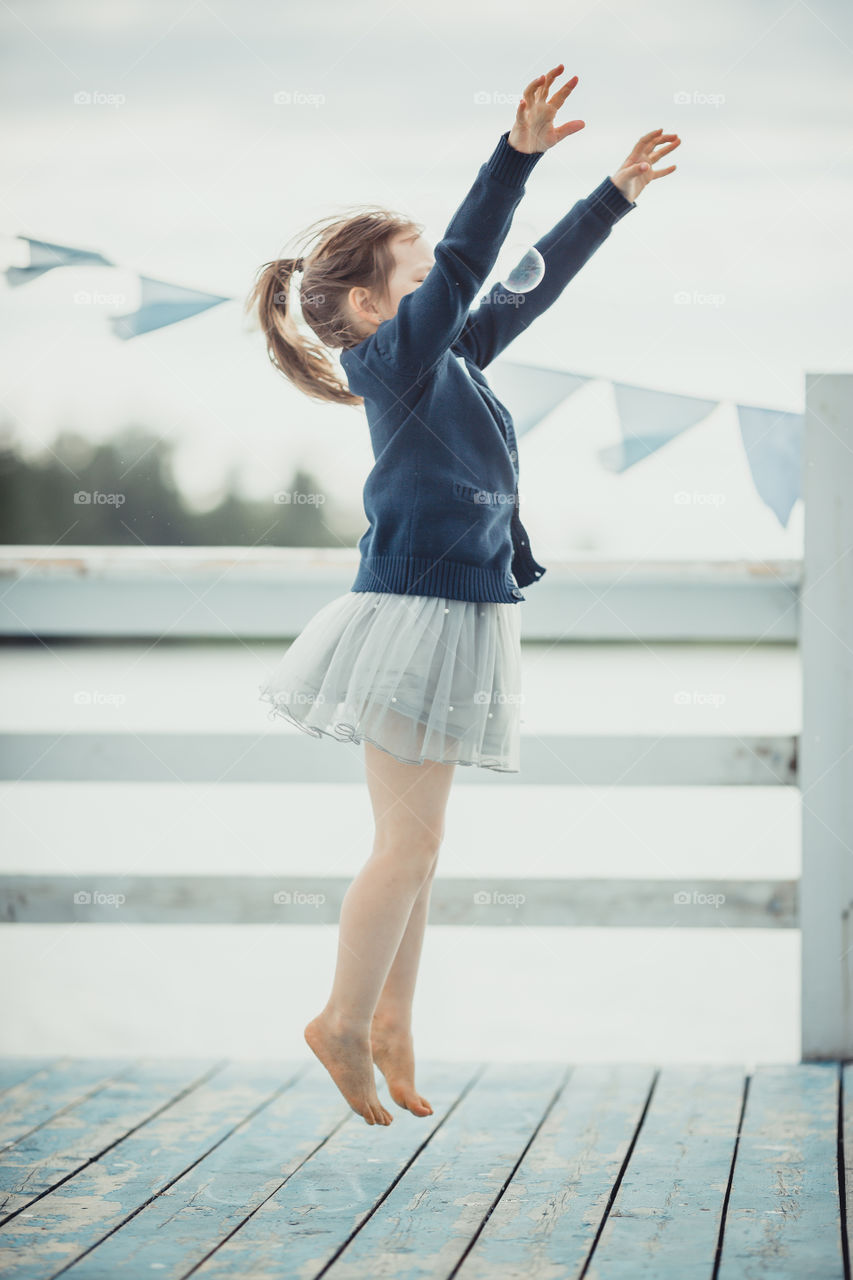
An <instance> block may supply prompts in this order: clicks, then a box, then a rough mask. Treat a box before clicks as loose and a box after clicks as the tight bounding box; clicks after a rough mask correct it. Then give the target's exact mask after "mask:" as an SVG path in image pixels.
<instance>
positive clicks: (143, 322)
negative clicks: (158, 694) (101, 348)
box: [109, 276, 232, 338]
mask: <svg viewBox="0 0 853 1280" xmlns="http://www.w3.org/2000/svg"><path fill="white" fill-rule="evenodd" d="M139 281H140V284H141V286H142V299H141V301H140V304H139V307H138V308H137V310H136V311H131V312H130V313H129V314H128V315H126V316H110V317H109V321H110V324H111V325H112V330H113V333H114V334H116V336H117V337H119V338H135V337H136V336H137V335H138V334H140V333H150V332H151V330H152V329H161V328H162V327H163V326H164V325H167V324H175V323H176V322H177V321H178V320H186V319H188V318H189V317H190V316H195V315H198V314H199V312H200V311H206V310H207V309H208V307H215V306H217V305H218V304H219V303H220V302H231V301H232V299H231V298H227V297H224V296H223V295H221V294H216V293H199V292H198V290H196V289H185V288H184V287H183V285H178V284H169V283H168V282H167V281H165V280H152V279H151V277H150V276H140V277H139Z"/></svg>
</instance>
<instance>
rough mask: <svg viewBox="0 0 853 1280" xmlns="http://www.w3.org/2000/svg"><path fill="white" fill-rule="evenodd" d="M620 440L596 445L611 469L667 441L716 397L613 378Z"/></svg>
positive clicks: (714, 402) (699, 416) (712, 404)
mask: <svg viewBox="0 0 853 1280" xmlns="http://www.w3.org/2000/svg"><path fill="white" fill-rule="evenodd" d="M613 388H614V391H615V394H616V408H617V410H618V413H619V425H620V427H621V429H622V441H621V442H620V443H617V444H615V445H608V446H607V447H606V448H604V449H599V451H598V457H599V458H600V459H601V461H602V462H603V463H604V465H605V466H606V467H607V468H608V470H610V471H625V470H627V468H628V467H632V466H633V465H634V463H635V462H639V461H640V460H641V459H642V458H647V457H648V456H649V455H650V454H652V453H654V452H655V451H656V450H657V449H660V448H661V447H662V446H663V445H665V444H668V443H669V441H670V440H673V439H674V438H675V437H676V436H678V435H680V434H681V433H682V431H686V430H687V429H688V428H689V427H694V426H695V425H696V423H697V422H701V421H702V419H703V418H707V416H708V414H709V413H710V412H711V410H712V409H716V407H717V404H718V403H719V401H717V400H701V399H700V398H699V397H698V396H682V395H677V394H676V393H675V392H672V391H655V390H652V389H650V388H648V387H635V386H632V385H630V384H629V383H627V382H614V383H613Z"/></svg>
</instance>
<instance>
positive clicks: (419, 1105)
mask: <svg viewBox="0 0 853 1280" xmlns="http://www.w3.org/2000/svg"><path fill="white" fill-rule="evenodd" d="M437 862H438V860H437V859H436V862H434V863H433V866H432V870H431V871H430V874H429V877H428V879H427V880H426V881H425V882H424V885H423V888H422V889H421V891H420V893H419V894H418V896H417V898H416V899H415V905H414V906H413V907H412V914H411V915H410V916H409V923H408V925H407V926H406V932H405V933H404V935H403V940H402V942H401V943H400V946H399V947H398V949H397V954H396V956H395V957H394V963H393V964H392V966H391V971H390V973H389V974H388V977H387V979H386V981H385V986H384V987H383V988H382V994H381V995H380V997H379V1003H378V1004H377V1006H376V1011H375V1012H374V1014H373V1022H372V1023H371V1026H370V1049H371V1053H372V1054H373V1061H374V1062H375V1063H376V1065H377V1067H378V1068H379V1070H380V1071H381V1072H382V1074H383V1075H384V1077H385V1080H386V1083H387V1085H388V1091H389V1093H390V1094H391V1097H392V1098H393V1099H394V1101H395V1102H396V1103H397V1104H398V1105H399V1106H401V1107H405V1108H406V1109H407V1110H408V1111H411V1112H412V1114H413V1115H416V1116H430V1115H432V1107H431V1106H430V1104H429V1103H428V1102H427V1100H426V1098H425V1097H424V1096H423V1094H421V1093H418V1091H417V1089H416V1088H415V1050H414V1042H413V1039H412V1001H413V999H414V993H415V982H416V980H417V976H418V965H419V962H420V958H421V950H422V947H423V940H424V932H425V930H426V923H427V917H428V916H429V900H430V892H431V890H432V881H433V876H434V874H435V868H436V865H437Z"/></svg>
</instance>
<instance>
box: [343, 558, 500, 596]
mask: <svg viewBox="0 0 853 1280" xmlns="http://www.w3.org/2000/svg"><path fill="white" fill-rule="evenodd" d="M350 591H390V592H394V593H396V594H398V595H422V596H444V597H445V598H446V599H448V600H468V601H471V602H475V603H476V602H478V601H491V602H492V603H494V604H518V603H519V601H520V600H523V599H524V596H523V595H522V594H521V592H520V590H519V586H517V585H516V580H514V579H513V577H512V575H511V574H509V573H503V572H502V571H501V570H500V569H484V568H482V567H481V566H479V565H474V564H463V563H461V562H460V561H458V560H431V559H429V558H425V557H412V556H368V557H362V560H361V563H360V565H359V567H358V572H357V574H356V576H355V581H354V582H353V584H352V586H351V587H350Z"/></svg>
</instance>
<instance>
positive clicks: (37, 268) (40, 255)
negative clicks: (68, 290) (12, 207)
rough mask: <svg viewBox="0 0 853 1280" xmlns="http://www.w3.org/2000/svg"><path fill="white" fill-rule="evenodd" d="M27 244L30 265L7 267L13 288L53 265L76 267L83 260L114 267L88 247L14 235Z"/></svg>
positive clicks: (6, 273)
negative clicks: (75, 246)
mask: <svg viewBox="0 0 853 1280" xmlns="http://www.w3.org/2000/svg"><path fill="white" fill-rule="evenodd" d="M15 238H16V239H17V240H23V241H24V243H25V244H27V245H29V251H30V265H29V266H28V267H7V268H6V272H5V275H6V280H7V281H8V283H9V285H10V286H11V287H12V288H13V289H14V288H16V287H17V286H18V285H20V284H26V283H27V281H29V280H35V279H37V277H38V276H43V275H44V273H45V272H46V271H51V270H52V269H53V268H54V267H78V266H80V265H81V264H82V263H84V262H88V263H92V264H94V265H96V266H99V267H114V266H115V263H114V262H111V261H110V259H109V258H105V257H104V256H103V254H101V253H95V252H94V251H92V250H90V249H73V248H72V247H71V246H70V245H67V244H49V243H48V241H47V240H31V239H30V237H29V236H16V237H15Z"/></svg>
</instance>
